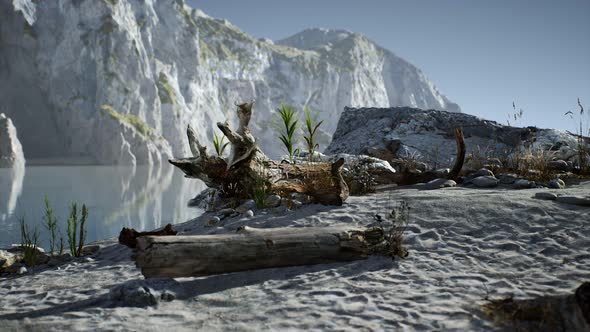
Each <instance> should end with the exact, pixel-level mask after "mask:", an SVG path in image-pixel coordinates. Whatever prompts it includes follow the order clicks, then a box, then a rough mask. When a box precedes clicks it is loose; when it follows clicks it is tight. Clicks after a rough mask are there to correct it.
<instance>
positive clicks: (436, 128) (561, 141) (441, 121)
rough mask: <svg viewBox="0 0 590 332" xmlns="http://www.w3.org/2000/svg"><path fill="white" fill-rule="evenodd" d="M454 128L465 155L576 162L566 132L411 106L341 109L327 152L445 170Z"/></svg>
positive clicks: (575, 145) (572, 142)
mask: <svg viewBox="0 0 590 332" xmlns="http://www.w3.org/2000/svg"><path fill="white" fill-rule="evenodd" d="M358 123H363V124H365V125H363V126H359V125H358ZM456 127H460V128H462V129H463V134H464V136H465V144H466V148H467V155H468V156H469V155H470V154H472V153H475V155H478V156H479V155H487V156H500V155H505V156H509V155H510V154H513V153H519V152H522V151H523V149H531V150H532V151H539V150H542V151H546V152H547V155H548V157H551V158H552V159H562V160H564V161H569V162H571V163H573V164H575V163H576V162H577V156H578V153H577V149H578V141H577V139H576V137H575V136H574V135H571V134H568V133H567V132H562V131H559V130H555V129H539V128H535V127H527V128H517V127H510V126H504V125H501V124H499V123H497V122H495V121H489V120H485V119H481V118H478V117H476V116H473V115H468V114H463V113H451V112H444V111H436V110H421V109H416V108H410V107H392V108H351V107H347V108H345V109H344V112H343V113H342V116H341V117H340V121H339V122H338V128H337V129H336V132H335V133H334V136H333V139H332V142H331V143H330V145H329V146H328V148H327V149H326V151H325V153H327V154H337V153H350V154H367V155H371V156H374V157H377V158H381V159H385V160H391V159H393V158H410V159H416V160H419V161H422V162H426V163H427V164H429V165H430V166H433V167H447V166H449V165H451V164H452V162H453V160H454V158H455V156H456V153H457V145H456V143H455V139H454V134H453V129H454V128H456Z"/></svg>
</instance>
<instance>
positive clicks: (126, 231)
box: [119, 224, 177, 248]
mask: <svg viewBox="0 0 590 332" xmlns="http://www.w3.org/2000/svg"><path fill="white" fill-rule="evenodd" d="M176 233H177V232H176V231H175V230H174V229H172V225H171V224H168V225H166V227H164V229H162V230H159V231H152V232H138V231H136V230H135V229H133V228H127V227H123V229H122V230H121V233H119V243H120V244H123V245H126V246H128V247H129V248H135V247H136V246H137V239H138V238H139V237H142V236H147V235H159V236H162V235H176Z"/></svg>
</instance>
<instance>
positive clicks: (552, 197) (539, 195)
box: [535, 192, 557, 201]
mask: <svg viewBox="0 0 590 332" xmlns="http://www.w3.org/2000/svg"><path fill="white" fill-rule="evenodd" d="M535 198H536V199H542V200H547V201H554V200H555V199H556V198H557V195H556V194H554V193H547V192H540V193H536V194H535Z"/></svg>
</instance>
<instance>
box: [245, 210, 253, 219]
mask: <svg viewBox="0 0 590 332" xmlns="http://www.w3.org/2000/svg"><path fill="white" fill-rule="evenodd" d="M244 217H246V218H252V217H254V211H252V210H248V211H246V212H245V213H244Z"/></svg>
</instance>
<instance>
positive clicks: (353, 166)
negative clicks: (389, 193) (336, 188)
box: [342, 160, 377, 195]
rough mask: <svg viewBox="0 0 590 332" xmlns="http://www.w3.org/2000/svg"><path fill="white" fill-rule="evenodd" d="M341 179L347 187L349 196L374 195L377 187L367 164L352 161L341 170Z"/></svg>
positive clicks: (366, 162)
mask: <svg viewBox="0 0 590 332" xmlns="http://www.w3.org/2000/svg"><path fill="white" fill-rule="evenodd" d="M342 177H343V178H344V181H345V182H346V184H347V185H348V190H349V191H350V194H351V195H365V194H368V193H374V192H375V187H376V185H377V183H376V181H375V178H374V177H373V175H371V173H370V172H369V162H368V161H361V160H353V161H351V162H350V163H349V164H348V166H347V167H346V168H345V169H343V172H342Z"/></svg>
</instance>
